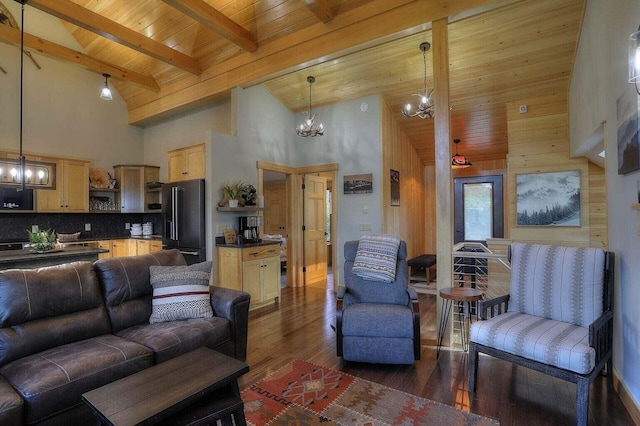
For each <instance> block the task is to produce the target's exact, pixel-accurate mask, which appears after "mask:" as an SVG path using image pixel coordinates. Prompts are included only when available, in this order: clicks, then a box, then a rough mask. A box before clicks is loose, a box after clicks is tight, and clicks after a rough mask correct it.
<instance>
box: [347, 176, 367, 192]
mask: <svg viewBox="0 0 640 426" xmlns="http://www.w3.org/2000/svg"><path fill="white" fill-rule="evenodd" d="M372 192H373V174H372V173H367V174H362V175H349V176H346V175H345V177H344V193H345V194H369V193H372Z"/></svg>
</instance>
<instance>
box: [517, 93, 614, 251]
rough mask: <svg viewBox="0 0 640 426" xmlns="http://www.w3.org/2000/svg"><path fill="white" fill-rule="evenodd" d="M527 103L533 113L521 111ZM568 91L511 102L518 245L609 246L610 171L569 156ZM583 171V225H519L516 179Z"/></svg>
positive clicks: (581, 184) (581, 195)
mask: <svg viewBox="0 0 640 426" xmlns="http://www.w3.org/2000/svg"><path fill="white" fill-rule="evenodd" d="M520 105H527V110H528V111H527V113H525V114H521V113H520V112H519V106H520ZM568 115H569V114H568V102H567V95H566V93H558V94H552V95H548V96H542V97H537V98H529V99H521V100H518V101H513V102H508V103H507V129H508V133H509V154H508V170H509V172H508V173H509V177H508V192H507V194H508V199H509V202H508V204H509V208H508V212H509V214H508V224H509V227H508V228H509V235H510V239H511V240H513V241H527V242H535V243H541V244H557V245H567V246H580V247H601V248H606V247H607V238H608V236H607V228H606V215H607V213H606V191H605V175H604V169H602V168H600V167H599V166H597V165H594V164H592V163H589V161H588V160H587V159H586V158H584V157H577V158H571V157H570V155H569V117H568ZM568 170H580V208H581V226H579V227H531V226H516V175H517V174H524V173H542V172H557V171H568Z"/></svg>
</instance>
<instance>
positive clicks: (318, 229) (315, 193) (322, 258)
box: [302, 173, 333, 290]
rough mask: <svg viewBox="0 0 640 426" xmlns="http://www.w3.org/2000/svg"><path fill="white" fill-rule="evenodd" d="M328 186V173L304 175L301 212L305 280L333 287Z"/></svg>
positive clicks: (307, 282)
mask: <svg viewBox="0 0 640 426" xmlns="http://www.w3.org/2000/svg"><path fill="white" fill-rule="evenodd" d="M331 189H332V178H331V175H330V174H323V173H312V174H306V175H305V176H304V183H303V186H302V190H303V197H302V203H303V208H302V211H303V230H304V232H303V238H304V244H303V247H304V252H303V259H304V275H305V283H306V285H308V286H312V287H319V288H325V289H331V290H333V273H332V270H331V256H332V250H331V217H332V216H333V215H332V214H331V212H332V209H331V205H332V204H331Z"/></svg>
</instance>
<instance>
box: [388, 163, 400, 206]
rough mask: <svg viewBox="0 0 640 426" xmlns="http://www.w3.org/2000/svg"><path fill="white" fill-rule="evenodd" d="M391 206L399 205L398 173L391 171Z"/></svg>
mask: <svg viewBox="0 0 640 426" xmlns="http://www.w3.org/2000/svg"><path fill="white" fill-rule="evenodd" d="M390 179H391V191H390V194H391V205H392V206H399V205H400V172H399V171H397V170H393V169H391V175H390Z"/></svg>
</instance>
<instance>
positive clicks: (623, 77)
mask: <svg viewBox="0 0 640 426" xmlns="http://www.w3.org/2000/svg"><path fill="white" fill-rule="evenodd" d="M638 24H640V2H638V1H637V0H615V1H607V2H604V1H597V0H588V2H587V10H586V14H585V19H584V23H583V27H582V33H581V36H580V43H579V47H578V54H577V57H576V62H575V65H574V71H573V76H572V82H571V89H570V109H569V111H570V132H571V134H570V138H571V147H572V152H573V151H575V150H576V149H577V148H578V147H580V145H581V144H583V143H584V142H585V141H586V140H587V139H588V138H589V136H591V134H592V133H593V132H594V131H596V129H598V127H599V126H600V125H601V123H602V122H606V125H605V131H604V140H605V147H606V170H607V173H606V174H607V197H608V200H607V204H608V226H609V248H610V250H612V251H613V252H615V254H616V285H615V290H614V296H615V301H614V318H615V323H614V351H613V355H614V369H615V371H616V373H617V374H618V375H619V376H620V379H621V382H622V385H623V386H624V387H625V388H626V389H627V391H628V392H629V393H630V394H631V395H632V396H633V398H635V403H636V405H638V404H639V402H640V364H638V362H637V361H636V360H637V359H638V357H639V356H640V309H638V306H640V286H639V285H638V277H640V262H638V253H639V252H640V236H638V235H637V229H638V213H637V212H636V211H633V210H631V204H633V203H637V202H638V199H637V186H636V182H637V181H640V170H638V171H634V172H631V173H628V174H626V175H618V172H617V170H618V164H617V163H618V160H617V125H616V122H617V117H616V101H617V99H618V98H620V96H621V95H622V94H623V93H625V92H629V91H632V92H633V93H634V94H635V89H634V87H633V85H631V84H629V83H627V40H628V37H629V35H630V34H631V33H632V32H634V31H636V30H637V29H638Z"/></svg>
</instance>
